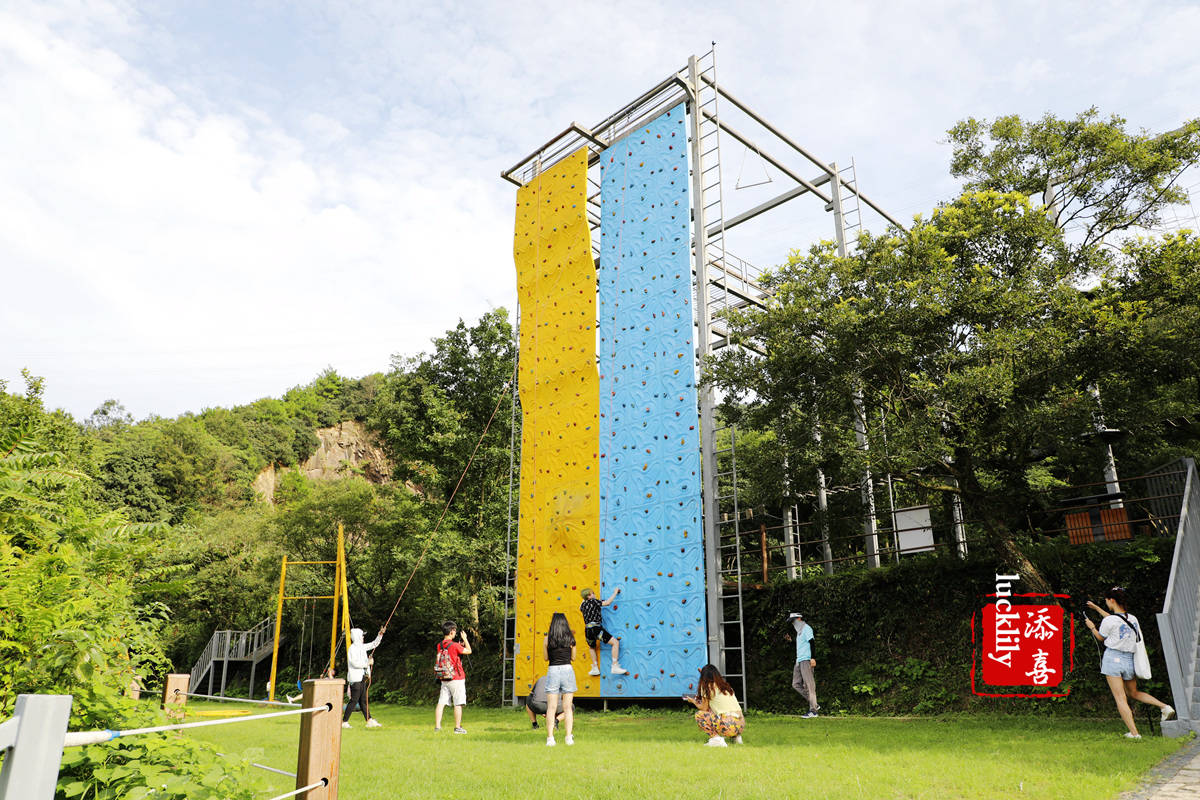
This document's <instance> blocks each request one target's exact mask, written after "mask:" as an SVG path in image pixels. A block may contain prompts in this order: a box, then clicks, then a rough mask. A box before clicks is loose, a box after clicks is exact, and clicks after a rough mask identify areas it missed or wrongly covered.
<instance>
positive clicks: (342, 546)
mask: <svg viewBox="0 0 1200 800" xmlns="http://www.w3.org/2000/svg"><path fill="white" fill-rule="evenodd" d="M337 558H338V564H340V565H341V569H342V586H341V590H340V591H341V593H342V618H343V620H342V630H343V631H344V632H345V634H346V652H347V653H349V652H350V587H349V585H348V584H347V581H346V535H345V533H344V532H343V531H342V523H340V522H339V523H338V552H337Z"/></svg>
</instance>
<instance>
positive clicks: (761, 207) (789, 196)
mask: <svg viewBox="0 0 1200 800" xmlns="http://www.w3.org/2000/svg"><path fill="white" fill-rule="evenodd" d="M810 183H812V185H813V186H824V185H825V184H827V183H829V175H828V174H823V175H821V177H819V178H813V179H812V180H811V181H810ZM802 194H808V187H807V186H797V187H796V188H795V189H789V190H788V191H786V192H784V193H783V194H781V195H779V196H777V197H773V198H771V199H770V200H767V201H766V202H764V203H760V204H758V205H756V206H755V207H754V208H752V209H750V210H749V211H743V212H742V213H740V214H738V215H736V216H734V217H731V218H730V219H727V220H725V222H724V223H723V224H722V225H721V226H720V227H717V226H715V225H714V226H713V227H711V228H709V229H708V235H709V236H712V235H713V233H714V231H719V230H721V228H722V227H723V228H724V229H725V230H729V229H730V228H733V227H736V226H738V225H741V224H742V223H743V222H748V221H749V220H752V219H754V218H755V217H757V216H758V215H759V214H762V213H764V212H767V211H770V210H771V209H773V208H777V207H778V206H781V205H783V204H784V203H786V202H787V201H788V200H794V199H796V198H797V197H799V196H800V195H802Z"/></svg>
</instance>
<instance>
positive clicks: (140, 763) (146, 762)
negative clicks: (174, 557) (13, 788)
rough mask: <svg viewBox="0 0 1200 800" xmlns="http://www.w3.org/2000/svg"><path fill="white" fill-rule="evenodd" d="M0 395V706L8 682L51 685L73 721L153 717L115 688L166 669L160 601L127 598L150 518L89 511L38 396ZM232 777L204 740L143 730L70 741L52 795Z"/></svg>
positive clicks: (187, 792)
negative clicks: (78, 744)
mask: <svg viewBox="0 0 1200 800" xmlns="http://www.w3.org/2000/svg"><path fill="white" fill-rule="evenodd" d="M2 399H3V401H4V402H3V407H4V408H6V409H7V410H9V411H11V410H12V409H14V408H17V409H19V411H20V416H21V417H22V418H23V419H22V422H23V425H22V427H20V428H17V427H13V426H11V425H9V424H4V423H0V716H10V715H11V714H12V711H13V704H14V702H15V699H16V696H17V695H18V694H21V693H52V694H70V695H72V706H71V726H72V727H73V728H75V729H95V728H114V729H122V728H128V727H138V726H141V725H147V724H156V723H158V722H160V721H161V718H160V717H161V715H160V714H158V713H157V712H150V711H148V710H146V708H145V707H144V706H139V705H138V704H137V703H135V702H134V701H133V700H131V699H130V698H128V697H127V696H126V695H125V690H126V687H128V686H129V684H130V683H131V682H132V681H133V680H134V679H135V678H138V679H142V680H144V679H145V678H146V677H148V676H152V675H158V674H161V673H163V672H165V671H166V669H167V663H166V661H165V659H164V657H163V653H162V647H161V630H162V625H163V621H164V616H165V609H164V608H163V607H162V606H161V605H159V604H139V603H138V602H136V600H135V595H136V593H137V587H138V583H139V582H140V581H141V580H143V579H144V578H145V577H146V573H147V571H146V570H145V567H146V565H147V564H148V560H149V554H150V553H151V551H152V550H153V548H154V545H155V544H156V539H157V537H158V536H159V535H160V534H161V530H160V529H158V528H155V527H153V526H137V525H130V524H128V523H127V522H126V520H125V519H124V517H123V516H122V515H121V514H120V513H119V512H113V511H109V512H104V513H96V512H94V511H93V510H92V508H91V506H90V504H89V502H87V500H86V495H84V494H80V493H79V492H77V491H73V489H75V488H77V487H79V486H80V485H81V484H84V483H86V476H85V475H84V474H83V473H82V472H81V471H80V470H79V468H78V467H79V464H76V463H72V461H71V460H70V459H69V457H68V456H67V455H66V454H65V453H63V452H61V451H52V450H47V449H45V448H44V446H43V445H42V444H41V443H40V441H39V439H38V435H39V434H40V433H41V432H42V431H43V429H45V430H47V431H48V432H50V433H53V431H54V429H55V427H56V424H55V420H54V417H53V415H47V414H45V413H44V412H43V411H41V410H40V397H38V396H36V395H31V396H27V397H26V398H24V399H23V403H21V402H19V403H13V402H12V398H11V396H8V395H5V396H4V397H3V398H2ZM244 779H245V770H244V769H242V770H237V769H236V768H232V767H227V766H225V765H223V764H221V763H220V762H218V761H217V759H216V757H215V756H214V755H213V753H212V751H211V748H207V747H203V746H199V745H197V744H195V743H192V742H189V741H186V740H182V739H176V740H171V741H163V740H161V739H158V738H157V737H148V738H146V739H144V740H139V741H136V742H130V743H123V744H121V745H118V746H113V745H93V746H89V747H86V748H80V749H71V750H70V751H68V752H67V753H66V754H65V756H64V759H63V763H62V768H61V770H60V773H59V796H62V797H68V798H69V797H77V796H82V795H89V796H93V797H120V796H146V795H147V794H148V793H150V792H155V793H156V796H162V797H165V798H176V799H177V800H181V799H182V798H195V797H202V798H217V797H235V798H247V799H248V798H249V797H251V795H252V793H251V792H249V791H247V790H244V789H241V788H239V787H240V784H241V783H242V782H243V781H244Z"/></svg>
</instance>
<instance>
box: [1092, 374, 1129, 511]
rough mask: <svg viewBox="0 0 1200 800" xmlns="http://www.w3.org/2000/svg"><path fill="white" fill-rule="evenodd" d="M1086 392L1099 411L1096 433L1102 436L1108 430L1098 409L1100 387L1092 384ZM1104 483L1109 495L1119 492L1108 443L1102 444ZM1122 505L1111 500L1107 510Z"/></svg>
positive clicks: (1113, 461)
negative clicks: (1094, 401) (1093, 399)
mask: <svg viewBox="0 0 1200 800" xmlns="http://www.w3.org/2000/svg"><path fill="white" fill-rule="evenodd" d="M1088 391H1089V392H1091V395H1092V397H1094V398H1095V399H1096V408H1097V409H1100V410H1099V411H1098V413H1097V414H1096V433H1098V434H1103V432H1104V431H1106V430H1108V425H1106V424H1105V422H1104V410H1103V409H1102V408H1100V387H1098V386H1096V384H1094V383H1093V384H1092V385H1091V386H1089V387H1088ZM1104 483H1105V484H1106V486H1105V489H1106V490H1107V491H1108V493H1109V494H1117V493H1118V492H1120V491H1121V483H1120V481H1119V480H1118V479H1117V460H1116V459H1115V458H1113V449H1112V444H1111V443H1109V442H1104ZM1124 505H1125V504H1124V503H1123V502H1121V501H1120V500H1112V501H1111V502H1110V503H1109V508H1123V507H1124Z"/></svg>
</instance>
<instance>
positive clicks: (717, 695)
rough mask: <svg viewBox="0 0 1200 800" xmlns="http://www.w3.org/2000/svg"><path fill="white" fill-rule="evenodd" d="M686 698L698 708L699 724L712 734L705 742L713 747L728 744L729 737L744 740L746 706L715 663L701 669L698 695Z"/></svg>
mask: <svg viewBox="0 0 1200 800" xmlns="http://www.w3.org/2000/svg"><path fill="white" fill-rule="evenodd" d="M683 699H684V700H686V701H688V702H689V703H691V704H692V705H694V706H695V707H696V709H697V710H696V724H697V725H698V726H700V730H702V731H704V732H705V733H706V734H708V741H707V742H706V743H705V744H707V745H708V746H709V747H725V746H726V744H725V739H726V738H733V740H734V741H735V742H737V743H738V744H741V743H742V731H744V730H745V729H746V718H745V717H744V716H743V715H742V706H741V704H739V703H738V701H737V696H736V695H734V693H733V687H732V686H730V685H729V681H727V680H725V678H723V677H722V676H721V673H720V671H719V670H718V669H717V668H716V667H714V666H713V665H712V664H705V665H704V667H703V668H701V670H700V682H699V685H698V686H697V688H696V696H695V697H693V696H692V695H684V698H683Z"/></svg>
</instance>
